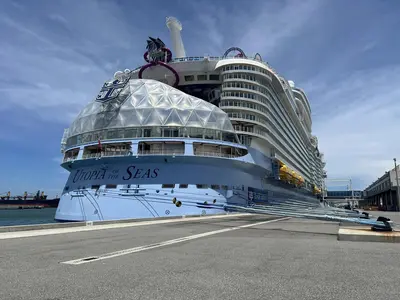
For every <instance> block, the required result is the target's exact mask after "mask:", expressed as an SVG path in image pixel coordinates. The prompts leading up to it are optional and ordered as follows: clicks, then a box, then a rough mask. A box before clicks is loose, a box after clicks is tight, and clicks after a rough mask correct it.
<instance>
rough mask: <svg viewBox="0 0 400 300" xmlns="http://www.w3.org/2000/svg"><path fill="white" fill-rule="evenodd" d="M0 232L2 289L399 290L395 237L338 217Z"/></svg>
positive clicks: (70, 295) (198, 295)
mask: <svg viewBox="0 0 400 300" xmlns="http://www.w3.org/2000/svg"><path fill="white" fill-rule="evenodd" d="M74 226H75V227H63V228H49V229H42V230H29V231H15V230H14V231H9V232H3V233H0V239H1V240H0V256H1V260H0V278H2V280H0V299H7V300H8V299H9V300H17V299H18V300H19V299H29V300H38V299H40V300H43V299H46V300H67V299H68V300H69V299H71V300H72V299H74V300H75V299H104V300H109V299H152V300H154V299H163V300H164V299H174V300H176V299H194V300H196V299H233V300H234V299H240V300H242V299H263V300H264V299H293V300H294V299H295V300H298V299H363V300H365V299H374V300H375V299H378V298H385V299H398V294H399V288H398V282H397V281H398V280H397V278H399V277H400V251H399V246H398V245H396V244H392V243H366V242H359V243H354V242H348V241H338V240H337V236H338V231H339V228H340V226H339V224H338V223H333V222H319V221H312V220H303V219H287V218H277V217H276V216H275V217H273V216H259V215H241V216H232V215H228V216H220V217H215V218H210V217H206V218H203V217H197V218H189V217H188V218H184V219H182V218H180V219H169V220H161V221H158V220H157V221H144V222H140V221H138V222H130V223H129V222H128V223H119V224H118V223H116V224H104V225H95V226H93V225H90V224H88V226H86V225H85V226H83V224H82V225H81V226H77V225H74Z"/></svg>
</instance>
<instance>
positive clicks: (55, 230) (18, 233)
mask: <svg viewBox="0 0 400 300" xmlns="http://www.w3.org/2000/svg"><path fill="white" fill-rule="evenodd" d="M250 215H251V214H247V213H244V214H226V215H210V216H204V217H187V218H185V217H182V218H181V219H171V220H154V221H153V220H150V221H137V222H132V223H115V224H108V225H96V226H94V225H93V226H82V227H66V228H53V229H37V230H27V231H15V232H13V231H11V232H1V233H0V240H4V239H15V238H23V237H33V236H42V235H52V234H62V233H71V232H82V231H92V230H102V229H115V228H126V227H136V226H146V225H158V224H167V223H179V222H190V221H197V220H199V221H202V220H208V219H220V218H235V217H244V216H250Z"/></svg>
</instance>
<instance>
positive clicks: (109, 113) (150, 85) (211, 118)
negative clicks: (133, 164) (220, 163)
mask: <svg viewBox="0 0 400 300" xmlns="http://www.w3.org/2000/svg"><path fill="white" fill-rule="evenodd" d="M168 126H170V127H198V128H204V129H216V130H221V131H228V132H234V129H233V126H232V124H231V122H230V120H229V118H228V115H227V114H226V113H225V112H224V111H222V110H221V109H220V108H219V107H217V106H215V105H213V104H211V103H208V102H206V101H204V100H202V99H199V98H196V97H193V96H190V95H188V94H185V93H184V92H182V91H179V90H177V89H175V88H173V87H171V86H169V85H167V84H164V83H161V82H159V81H156V80H151V79H131V80H130V81H129V82H128V83H127V84H126V85H125V87H124V88H123V90H122V91H121V93H120V94H119V95H118V97H116V98H114V99H111V100H108V101H107V102H97V101H93V102H91V103H89V104H88V105H87V106H86V107H85V108H84V109H82V111H81V112H80V113H79V115H78V116H77V118H76V119H75V121H74V122H73V123H72V124H71V126H70V128H69V131H68V137H71V136H75V135H78V134H82V133H85V132H91V131H95V130H103V129H110V128H124V127H168Z"/></svg>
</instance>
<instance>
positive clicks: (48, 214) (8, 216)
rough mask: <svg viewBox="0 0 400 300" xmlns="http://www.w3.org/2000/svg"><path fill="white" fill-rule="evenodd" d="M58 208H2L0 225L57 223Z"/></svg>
mask: <svg viewBox="0 0 400 300" xmlns="http://www.w3.org/2000/svg"><path fill="white" fill-rule="evenodd" d="M55 214H56V208H43V209H6V210H0V226H15V225H31V224H45V223H55V222H56V221H54V215H55Z"/></svg>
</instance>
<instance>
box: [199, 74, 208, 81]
mask: <svg viewBox="0 0 400 300" xmlns="http://www.w3.org/2000/svg"><path fill="white" fill-rule="evenodd" d="M197 80H207V75H197Z"/></svg>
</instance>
